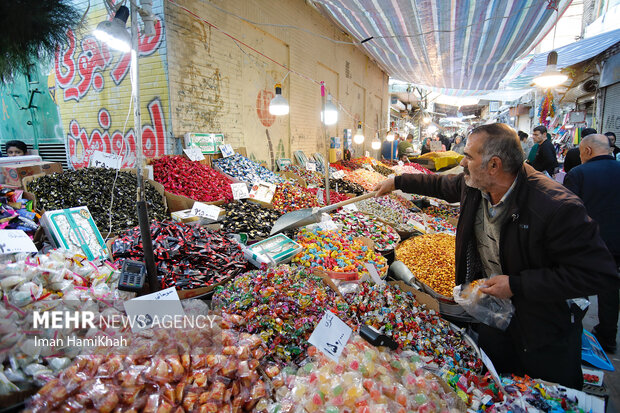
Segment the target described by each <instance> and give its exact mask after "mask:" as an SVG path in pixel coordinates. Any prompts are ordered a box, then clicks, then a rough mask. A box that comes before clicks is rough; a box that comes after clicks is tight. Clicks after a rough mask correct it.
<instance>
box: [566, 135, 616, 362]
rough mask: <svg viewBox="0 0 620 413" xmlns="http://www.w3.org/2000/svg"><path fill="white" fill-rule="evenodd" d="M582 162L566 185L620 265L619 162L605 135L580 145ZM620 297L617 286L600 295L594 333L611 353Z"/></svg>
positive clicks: (582, 142) (613, 348) (586, 139)
mask: <svg viewBox="0 0 620 413" xmlns="http://www.w3.org/2000/svg"><path fill="white" fill-rule="evenodd" d="M579 150H580V151H581V160H582V162H583V164H581V165H579V166H577V167H576V168H573V169H571V171H570V172H569V173H568V175H566V177H565V178H564V186H565V187H566V188H568V189H570V190H571V191H572V192H573V193H574V194H575V195H577V196H578V197H579V198H581V199H582V200H583V203H584V204H585V206H586V209H587V211H588V215H590V217H591V218H592V219H593V220H595V221H596V222H597V223H598V225H599V229H600V231H601V238H603V241H605V244H606V245H607V248H608V249H609V252H611V255H613V257H614V259H615V260H616V265H618V266H620V191H618V190H613V189H610V188H614V187H615V185H617V183H618V182H620V162H618V161H616V159H615V158H614V157H613V156H611V155H609V140H608V138H607V136H605V135H597V134H594V135H588V136H587V137H586V138H584V139H583V140H582V141H581V144H580V145H579ZM618 311H620V298H619V296H618V289H617V288H616V289H613V288H612V289H609V290H606V291H604V292H601V293H599V294H598V320H599V323H598V325H597V326H596V327H594V330H593V331H592V333H593V334H594V335H595V336H596V338H597V339H598V341H599V343H600V344H601V346H602V347H603V349H605V350H606V351H607V352H609V353H614V352H615V351H616V335H617V333H618Z"/></svg>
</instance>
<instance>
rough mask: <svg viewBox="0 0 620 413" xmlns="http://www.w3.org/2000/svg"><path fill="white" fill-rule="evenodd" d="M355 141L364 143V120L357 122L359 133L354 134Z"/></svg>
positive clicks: (359, 143)
mask: <svg viewBox="0 0 620 413" xmlns="http://www.w3.org/2000/svg"><path fill="white" fill-rule="evenodd" d="M353 142H355V143H356V144H358V145H361V144H362V143H364V133H363V132H362V122H357V133H356V134H355V136H353Z"/></svg>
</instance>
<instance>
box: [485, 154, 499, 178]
mask: <svg viewBox="0 0 620 413" xmlns="http://www.w3.org/2000/svg"><path fill="white" fill-rule="evenodd" d="M487 168H488V170H489V173H490V174H491V175H494V174H496V173H498V172H499V171H501V170H502V160H501V158H500V157H499V156H493V157H492V158H491V159H489V163H487Z"/></svg>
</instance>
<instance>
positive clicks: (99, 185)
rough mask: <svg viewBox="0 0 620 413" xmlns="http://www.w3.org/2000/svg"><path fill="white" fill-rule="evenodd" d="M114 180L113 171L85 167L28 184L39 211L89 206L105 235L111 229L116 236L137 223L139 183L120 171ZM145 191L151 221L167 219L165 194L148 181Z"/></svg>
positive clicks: (44, 177)
mask: <svg viewBox="0 0 620 413" xmlns="http://www.w3.org/2000/svg"><path fill="white" fill-rule="evenodd" d="M115 178H116V171H115V170H113V169H106V168H82V169H77V170H75V171H66V172H63V173H61V174H52V175H44V176H41V177H39V178H36V179H35V180H33V181H32V182H31V183H29V184H28V190H29V191H30V192H32V193H33V194H34V195H35V196H36V197H37V207H38V208H40V209H44V210H48V211H51V210H55V209H66V208H73V207H79V206H87V207H88V210H89V211H90V213H91V214H92V216H93V218H94V220H95V222H96V224H97V227H98V228H99V230H100V231H101V232H102V233H104V234H105V233H107V232H108V229H109V228H111V232H113V233H117V232H119V231H122V230H125V229H127V228H131V227H134V226H136V225H137V224H138V216H137V213H136V186H137V183H136V175H134V174H132V173H130V172H118V178H116V179H115ZM113 187H114V191H112V188H113ZM144 188H145V196H146V202H147V207H148V211H149V218H150V219H152V220H162V219H164V217H165V213H166V207H165V206H164V203H163V200H162V195H161V194H160V193H159V192H157V190H155V188H154V187H153V186H152V185H151V184H150V183H149V182H145V185H144ZM112 192H113V193H112ZM112 195H114V196H113V203H112V205H110V201H111V197H112ZM110 224H111V226H110Z"/></svg>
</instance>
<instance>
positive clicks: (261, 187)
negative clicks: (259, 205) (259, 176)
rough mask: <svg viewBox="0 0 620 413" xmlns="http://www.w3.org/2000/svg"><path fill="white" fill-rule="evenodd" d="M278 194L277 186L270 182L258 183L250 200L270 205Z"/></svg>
mask: <svg viewBox="0 0 620 413" xmlns="http://www.w3.org/2000/svg"><path fill="white" fill-rule="evenodd" d="M275 193H276V185H275V184H270V183H269V182H258V183H255V184H253V185H252V189H251V190H250V195H249V198H250V199H256V200H257V201H261V202H264V203H266V204H270V203H271V200H272V199H273V196H274V195H275Z"/></svg>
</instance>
